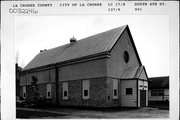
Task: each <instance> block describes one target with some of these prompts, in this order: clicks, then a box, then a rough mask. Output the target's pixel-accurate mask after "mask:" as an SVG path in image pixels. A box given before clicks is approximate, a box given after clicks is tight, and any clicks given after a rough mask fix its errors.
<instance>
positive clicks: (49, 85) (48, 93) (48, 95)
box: [47, 84, 51, 98]
mask: <svg viewBox="0 0 180 120" xmlns="http://www.w3.org/2000/svg"><path fill="white" fill-rule="evenodd" d="M47 98H51V84H47Z"/></svg>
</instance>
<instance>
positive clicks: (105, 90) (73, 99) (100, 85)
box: [59, 78, 120, 107]
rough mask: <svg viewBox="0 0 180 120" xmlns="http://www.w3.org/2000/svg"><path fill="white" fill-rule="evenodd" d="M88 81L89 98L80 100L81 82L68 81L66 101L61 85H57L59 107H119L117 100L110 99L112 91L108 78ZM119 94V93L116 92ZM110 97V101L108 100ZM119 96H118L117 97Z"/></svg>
mask: <svg viewBox="0 0 180 120" xmlns="http://www.w3.org/2000/svg"><path fill="white" fill-rule="evenodd" d="M108 81H110V82H107V78H93V79H89V86H90V88H89V90H90V91H89V93H90V98H89V99H87V100H84V99H83V98H82V80H72V81H68V93H69V95H68V96H69V98H68V100H63V93H62V90H63V88H62V83H63V82H60V83H59V104H60V105H61V106H89V107H117V106H120V102H119V99H116V100H114V99H112V94H113V89H112V88H111V87H112V80H111V79H110V78H108ZM118 93H120V92H118ZM108 95H110V100H108ZM119 96H120V95H119Z"/></svg>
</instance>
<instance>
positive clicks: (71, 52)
mask: <svg viewBox="0 0 180 120" xmlns="http://www.w3.org/2000/svg"><path fill="white" fill-rule="evenodd" d="M126 27H127V25H125V26H121V27H118V28H115V29H111V30H108V31H105V32H102V33H99V34H96V35H93V36H90V37H87V38H84V39H81V40H77V41H76V42H73V43H68V44H65V45H62V46H59V47H56V48H53V49H49V50H46V51H43V52H40V53H39V54H38V55H36V56H35V58H34V59H33V60H32V61H30V62H29V64H27V65H26V66H25V68H24V69H23V70H28V69H32V68H37V67H41V66H45V65H50V64H55V63H60V62H64V61H68V60H73V59H76V58H81V57H85V56H90V55H94V54H98V53H103V52H108V51H110V50H111V49H112V48H113V46H114V44H115V43H116V41H117V40H118V38H119V37H120V36H121V34H122V33H123V31H124V30H125V28H126Z"/></svg>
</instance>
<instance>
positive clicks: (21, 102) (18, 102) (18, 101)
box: [16, 96, 26, 106]
mask: <svg viewBox="0 0 180 120" xmlns="http://www.w3.org/2000/svg"><path fill="white" fill-rule="evenodd" d="M25 105H26V101H25V100H24V99H22V98H20V97H18V96H16V106H25Z"/></svg>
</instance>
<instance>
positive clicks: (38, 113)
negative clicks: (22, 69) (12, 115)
mask: <svg viewBox="0 0 180 120" xmlns="http://www.w3.org/2000/svg"><path fill="white" fill-rule="evenodd" d="M16 110H17V118H60V119H65V118H76V119H78V118H104V119H107V118H112V119H113V118H168V117H169V110H160V109H158V108H151V107H144V108H139V109H123V110H117V109H115V110H112V109H111V110H105V111H104V110H103V111H102V110H99V111H98V110H80V109H65V108H56V109H55V108H54V109H32V108H17V109H16Z"/></svg>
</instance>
